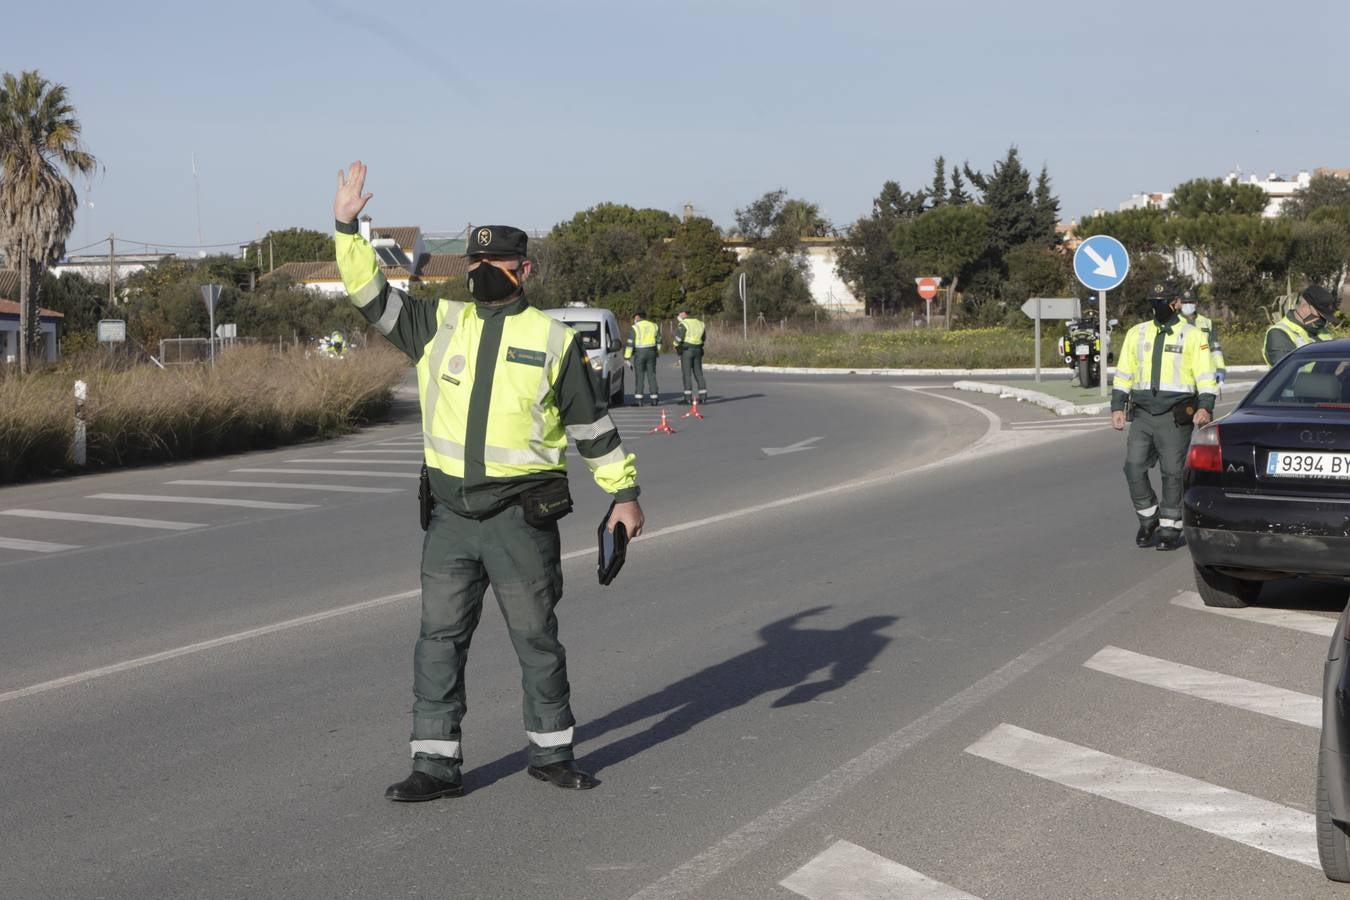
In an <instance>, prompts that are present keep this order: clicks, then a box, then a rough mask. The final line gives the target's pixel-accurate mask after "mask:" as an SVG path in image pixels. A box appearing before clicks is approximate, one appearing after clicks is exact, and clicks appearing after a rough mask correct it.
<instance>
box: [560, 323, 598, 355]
mask: <svg viewBox="0 0 1350 900" xmlns="http://www.w3.org/2000/svg"><path fill="white" fill-rule="evenodd" d="M567 324H568V325H571V326H572V330H573V331H575V332H576V333H577V340H579V341H581V349H583V350H599V349H600V323H599V322H568V323H567Z"/></svg>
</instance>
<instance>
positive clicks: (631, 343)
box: [623, 319, 661, 359]
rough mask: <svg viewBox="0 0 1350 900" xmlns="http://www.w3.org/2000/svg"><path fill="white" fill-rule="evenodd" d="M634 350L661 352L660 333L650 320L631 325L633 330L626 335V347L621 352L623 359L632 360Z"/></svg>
mask: <svg viewBox="0 0 1350 900" xmlns="http://www.w3.org/2000/svg"><path fill="white" fill-rule="evenodd" d="M634 350H655V351H657V352H658V353H659V352H660V351H661V331H660V329H658V328H657V327H656V323H655V322H653V321H652V320H650V319H642V320H641V321H638V322H634V323H633V330H632V331H631V332H629V335H628V346H627V348H625V349H624V351H623V358H624V359H632V358H633V351H634Z"/></svg>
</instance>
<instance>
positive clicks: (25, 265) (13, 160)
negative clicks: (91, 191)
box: [0, 71, 98, 372]
mask: <svg viewBox="0 0 1350 900" xmlns="http://www.w3.org/2000/svg"><path fill="white" fill-rule="evenodd" d="M97 165H98V161H97V160H95V159H94V157H93V155H92V154H90V153H89V152H88V151H86V150H85V149H84V147H83V146H82V145H81V143H80V122H79V119H77V118H76V117H75V107H74V106H72V105H71V103H70V101H69V99H68V98H67V96H66V88H65V86H64V85H60V84H52V83H50V82H48V81H47V80H46V79H44V78H42V76H40V75H39V74H38V73H37V72H36V71H31V72H23V73H22V74H20V75H18V76H15V75H13V74H11V73H8V72H6V73H5V75H4V79H3V81H2V82H0V247H3V249H4V252H5V257H6V258H7V259H8V260H9V261H10V265H11V266H13V267H14V268H15V269H17V270H18V272H19V334H20V339H19V369H20V371H25V372H26V371H27V370H28V356H29V353H30V352H31V351H32V350H33V349H34V348H35V347H36V346H37V341H38V335H39V325H40V319H39V316H38V309H39V306H40V302H41V296H42V274H43V272H45V271H46V269H47V267H48V266H50V265H52V264H53V263H55V262H57V261H58V260H59V259H60V258H61V257H62V256H63V255H65V252H66V238H67V237H69V236H70V232H71V229H72V228H74V227H75V211H76V209H77V208H78V200H77V198H76V194H75V188H74V186H73V185H72V184H71V183H70V181H69V179H67V178H66V176H65V175H64V174H62V170H64V171H65V172H68V173H70V174H71V175H72V176H74V175H89V174H91V173H92V172H93V171H94V170H95V168H96V167H97Z"/></svg>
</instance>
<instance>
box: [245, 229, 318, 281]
mask: <svg viewBox="0 0 1350 900" xmlns="http://www.w3.org/2000/svg"><path fill="white" fill-rule="evenodd" d="M335 253H336V250H335V249H334V246H333V236H332V235H331V234H325V233H323V232H322V231H315V230H313V229H312V228H286V229H283V230H281V231H269V232H267V234H266V236H264V237H263V238H262V240H259V241H254V242H253V243H251V244H249V245H248V249H247V250H246V251H245V252H244V258H245V259H246V260H250V261H252V263H253V265H254V266H255V268H257V269H258V271H260V272H270V271H272V269H274V268H276V267H277V266H284V265H285V264H286V263H288V262H315V261H318V260H324V261H327V260H331V259H333V258H334V254H335Z"/></svg>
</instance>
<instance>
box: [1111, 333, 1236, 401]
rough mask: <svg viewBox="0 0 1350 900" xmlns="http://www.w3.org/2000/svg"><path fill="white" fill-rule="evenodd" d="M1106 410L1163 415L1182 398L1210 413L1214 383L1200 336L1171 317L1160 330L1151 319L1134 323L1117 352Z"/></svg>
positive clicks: (1215, 390)
mask: <svg viewBox="0 0 1350 900" xmlns="http://www.w3.org/2000/svg"><path fill="white" fill-rule="evenodd" d="M1116 359H1117V360H1119V362H1117V363H1116V378H1115V381H1114V382H1113V383H1112V385H1111V387H1112V391H1111V409H1112V411H1119V410H1123V409H1125V406H1126V404H1127V403H1133V404H1135V405H1137V406H1142V407H1143V408H1144V409H1145V410H1147V411H1148V412H1151V413H1154V414H1155V415H1156V414H1158V413H1163V412H1166V411H1167V410H1169V409H1171V408H1172V407H1173V406H1175V405H1176V404H1177V403H1179V402H1181V401H1182V400H1185V399H1186V398H1188V397H1196V398H1197V405H1198V406H1200V407H1201V408H1202V409H1207V410H1209V411H1210V412H1213V411H1214V399H1215V395H1216V394H1217V393H1218V387H1219V384H1218V381H1217V380H1216V379H1215V377H1214V362H1213V358H1212V357H1211V356H1210V350H1209V341H1208V340H1206V338H1205V332H1204V331H1203V330H1202V329H1200V328H1197V327H1195V326H1194V325H1189V324H1187V323H1186V322H1185V321H1184V320H1182V319H1181V317H1180V316H1173V317H1172V320H1171V321H1170V322H1168V323H1167V324H1166V325H1159V324H1158V322H1157V321H1156V320H1154V319H1149V320H1148V321H1147V322H1140V323H1139V324H1138V325H1136V326H1134V327H1133V328H1131V329H1130V330H1129V331H1128V332H1126V334H1125V340H1124V341H1122V342H1121V344H1120V349H1119V351H1117V354H1116Z"/></svg>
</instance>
